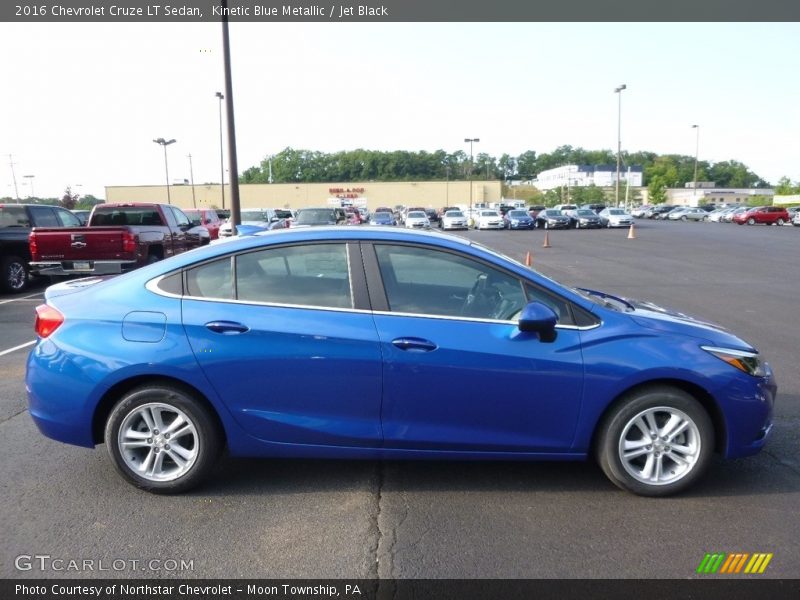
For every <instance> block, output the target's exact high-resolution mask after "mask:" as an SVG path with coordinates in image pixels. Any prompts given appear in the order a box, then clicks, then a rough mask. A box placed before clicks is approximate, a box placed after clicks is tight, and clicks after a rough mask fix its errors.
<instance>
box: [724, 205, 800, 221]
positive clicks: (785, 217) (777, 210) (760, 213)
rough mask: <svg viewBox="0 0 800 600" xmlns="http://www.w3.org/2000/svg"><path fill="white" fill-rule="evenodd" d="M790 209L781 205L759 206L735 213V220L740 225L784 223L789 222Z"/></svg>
mask: <svg viewBox="0 0 800 600" xmlns="http://www.w3.org/2000/svg"><path fill="white" fill-rule="evenodd" d="M790 221H791V219H790V218H789V213H788V211H787V210H786V209H785V208H783V207H781V206H759V207H756V208H751V209H750V210H748V211H746V212H743V213H739V214H738V215H734V217H733V222H734V223H738V224H739V225H744V224H745V223H747V224H748V225H755V224H756V223H764V224H765V225H775V224H777V225H783V224H784V223H789V222H790Z"/></svg>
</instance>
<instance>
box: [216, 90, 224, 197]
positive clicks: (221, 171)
mask: <svg viewBox="0 0 800 600" xmlns="http://www.w3.org/2000/svg"><path fill="white" fill-rule="evenodd" d="M216 96H217V98H219V180H220V184H219V188H220V193H221V194H222V208H223V209H224V208H225V160H224V158H223V155H222V148H223V143H222V101H223V100H224V99H225V96H224V95H223V94H222V92H217V93H216Z"/></svg>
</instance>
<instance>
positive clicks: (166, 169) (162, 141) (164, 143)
mask: <svg viewBox="0 0 800 600" xmlns="http://www.w3.org/2000/svg"><path fill="white" fill-rule="evenodd" d="M153 141H154V142H155V143H156V144H159V145H160V146H163V147H164V172H165V173H166V176H167V204H172V200H171V198H170V196H169V165H168V163H167V146H169V145H170V144H174V143H175V140H165V139H164V138H157V139H155V140H153Z"/></svg>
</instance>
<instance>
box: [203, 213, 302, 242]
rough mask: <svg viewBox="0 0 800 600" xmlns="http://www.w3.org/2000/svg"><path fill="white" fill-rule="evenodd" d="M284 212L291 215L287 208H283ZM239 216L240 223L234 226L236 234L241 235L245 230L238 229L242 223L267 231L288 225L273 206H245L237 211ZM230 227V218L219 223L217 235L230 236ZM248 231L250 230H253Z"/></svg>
mask: <svg viewBox="0 0 800 600" xmlns="http://www.w3.org/2000/svg"><path fill="white" fill-rule="evenodd" d="M286 213H288V214H289V215H291V213H290V212H289V211H288V210H284V214H286ZM239 217H240V219H241V223H240V225H239V226H238V227H237V228H236V233H237V235H243V232H244V231H245V230H244V229H240V227H241V226H242V225H248V226H249V227H257V228H259V229H260V230H261V231H269V230H270V229H283V228H285V227H287V226H288V223H287V222H286V219H285V217H284V218H281V217H279V216H278V211H277V210H276V209H274V208H246V209H244V210H241V211H240V212H239ZM232 229H233V227H232V226H231V222H230V220H228V221H226V222H225V223H223V224H222V225H220V228H219V230H218V236H217V237H230V236H231V235H233V233H232ZM250 231H251V232H252V231H255V230H250Z"/></svg>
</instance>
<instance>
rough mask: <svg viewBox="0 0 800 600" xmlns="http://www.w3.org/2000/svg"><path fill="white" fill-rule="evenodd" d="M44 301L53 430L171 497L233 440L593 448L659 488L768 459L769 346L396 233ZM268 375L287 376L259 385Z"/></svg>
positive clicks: (266, 248)
mask: <svg viewBox="0 0 800 600" xmlns="http://www.w3.org/2000/svg"><path fill="white" fill-rule="evenodd" d="M36 313H37V317H36V332H37V335H38V339H37V342H36V344H35V346H34V348H33V350H32V351H31V353H30V356H29V358H28V364H27V375H26V383H27V390H28V394H29V409H30V414H31V416H32V417H33V419H34V421H35V422H36V424H37V425H38V427H39V429H40V430H41V431H42V433H44V434H45V435H46V436H48V437H51V438H53V439H56V440H60V441H62V442H66V443H69V444H76V445H79V446H85V447H94V446H95V445H96V444H100V443H103V442H105V444H106V447H107V449H108V452H109V454H110V457H111V460H112V462H113V464H114V465H115V467H116V469H117V470H118V471H119V473H120V474H121V475H122V476H123V477H124V478H125V479H126V480H128V481H129V482H130V483H132V484H134V485H136V486H138V487H140V488H143V489H146V490H149V491H152V492H158V493H176V492H182V491H185V490H188V489H190V488H192V487H194V486H195V485H197V484H199V483H200V482H201V481H202V480H203V478H205V477H206V476H207V475H208V474H209V473H210V471H211V469H212V467H213V465H214V463H215V461H216V459H217V458H218V456H219V455H220V453H221V452H222V450H223V449H226V448H227V451H228V452H229V454H230V455H232V456H264V457H286V458H291V457H326V458H361V459H501V460H531V459H553V460H582V459H586V458H587V457H589V456H594V457H596V458H597V459H598V462H599V464H600V466H601V468H602V470H603V471H604V472H605V474H606V475H607V476H608V477H609V479H610V480H611V481H612V482H613V483H614V484H616V485H617V486H619V487H621V488H623V489H625V490H629V491H631V492H634V493H637V494H642V495H648V496H661V495H666V494H671V493H675V492H678V491H680V490H683V489H685V488H686V487H687V486H689V485H690V484H691V483H693V482H694V481H696V480H697V479H698V478H699V477H700V476H701V474H702V473H703V471H704V470H705V469H706V467H707V466H708V464H709V461H710V459H711V456H712V453H713V452H715V451H716V452H718V453H719V454H721V455H723V456H725V457H728V458H737V457H742V456H747V455H750V454H754V453H756V452H758V451H759V450H760V449H761V447H762V446H763V445H764V443H765V441H766V439H767V437H768V435H769V432H770V429H771V422H772V421H771V419H772V410H773V403H774V398H775V394H776V390H777V388H776V384H775V380H774V377H773V374H772V371H771V369H770V367H769V365H768V364H767V363H766V362H764V361H763V360H762V358H761V356H760V354H759V353H758V352H757V351H756V349H755V348H753V347H752V346H751V345H750V344H748V343H747V342H745V341H743V340H741V339H739V338H738V337H736V336H734V335H732V334H730V333H727V332H725V331H723V330H721V329H719V328H717V327H714V326H713V325H709V324H707V323H703V322H700V321H698V320H695V319H692V318H690V317H688V316H686V315H682V314H677V313H673V312H669V311H667V310H665V309H661V308H659V307H656V306H654V305H652V304H647V303H641V302H636V301H632V300H628V299H624V298H618V297H616V296H612V295H609V294H605V293H603V292H598V291H592V290H584V289H573V288H568V287H564V286H562V285H560V284H558V283H556V282H555V281H552V280H550V279H548V278H546V277H544V276H542V275H540V274H538V273H536V272H535V271H532V270H531V269H529V268H526V267H524V266H523V265H521V264H519V263H517V262H515V261H513V260H511V259H509V258H507V257H504V256H502V255H499V254H498V253H496V252H494V251H492V250H490V249H488V248H485V247H483V246H481V245H479V244H476V243H472V242H469V241H468V240H465V239H463V238H460V237H455V236H450V235H447V234H440V233H425V232H417V231H405V230H399V229H395V228H385V227H361V228H341V227H339V228H337V227H323V228H308V229H297V230H294V229H285V230H282V231H275V232H265V233H260V234H256V235H253V236H247V237H241V238H238V239H233V240H231V241H229V242H227V243H225V244H218V245H210V246H206V247H203V248H199V249H196V250H193V251H191V252H186V253H184V254H181V255H179V256H176V257H173V258H170V259H167V260H164V261H161V262H158V263H155V264H153V265H150V266H147V267H144V268H142V269H139V270H136V271H133V272H131V273H127V274H124V275H120V276H118V277H115V278H113V279H103V278H90V279H82V280H75V281H68V282H63V283H60V284H58V285H55V286H52V287H50V288H48V289H47V291H46V293H45V304H43V305H41V306H39V307H37V309H36ZM265 372H277V373H281V376H280V377H276V378H274V379H272V380H271V381H270V385H268V386H265V385H264V378H263V374H264V373H265ZM498 381H502V382H503V385H502V386H498V385H497V383H498ZM421 382H424V384H423V383H421Z"/></svg>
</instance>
